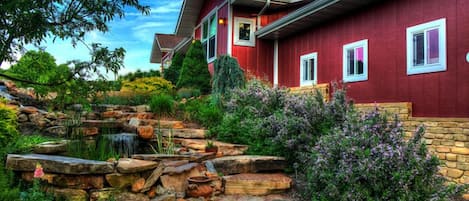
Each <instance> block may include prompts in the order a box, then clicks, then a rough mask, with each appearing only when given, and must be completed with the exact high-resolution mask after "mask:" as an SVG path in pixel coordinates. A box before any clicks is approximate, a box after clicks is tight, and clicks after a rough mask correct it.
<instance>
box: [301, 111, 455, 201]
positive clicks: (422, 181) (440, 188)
mask: <svg viewBox="0 0 469 201" xmlns="http://www.w3.org/2000/svg"><path fill="white" fill-rule="evenodd" d="M423 134H424V129H423V128H419V129H418V130H417V131H416V132H415V133H414V135H413V137H412V138H411V139H409V140H408V141H407V142H406V141H405V140H404V138H403V129H402V126H401V123H400V122H399V121H398V120H397V118H395V120H394V121H388V120H387V118H386V115H383V114H380V112H379V111H378V110H377V109H376V110H375V111H372V112H370V113H367V114H365V115H363V116H361V117H358V114H357V113H354V114H352V115H349V116H348V117H347V118H346V121H345V122H344V124H343V125H342V126H341V127H338V128H336V129H334V131H333V132H332V133H331V134H329V135H323V136H321V137H320V139H319V141H318V142H317V144H316V146H315V147H314V148H313V150H312V154H311V155H310V161H309V163H308V166H309V168H308V170H307V179H308V187H307V190H306V191H305V194H306V195H305V196H306V197H307V198H308V199H310V200H406V201H412V200H415V201H421V200H447V198H448V197H450V196H452V195H454V194H456V193H458V192H460V191H461V190H462V189H463V188H462V187H461V186H455V185H449V186H445V185H444V183H445V179H444V178H443V177H442V176H439V175H438V174H437V172H438V165H439V161H438V159H437V158H436V157H435V156H431V155H430V154H429V153H428V151H427V148H426V147H425V144H424V143H422V141H421V139H422V136H423Z"/></svg>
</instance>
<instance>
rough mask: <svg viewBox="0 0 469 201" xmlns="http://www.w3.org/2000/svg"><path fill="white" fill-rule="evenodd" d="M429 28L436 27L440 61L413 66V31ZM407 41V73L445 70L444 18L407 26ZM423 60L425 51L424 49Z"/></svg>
mask: <svg viewBox="0 0 469 201" xmlns="http://www.w3.org/2000/svg"><path fill="white" fill-rule="evenodd" d="M431 28H438V35H439V38H438V46H439V48H440V49H439V56H440V58H439V59H440V63H437V64H424V65H423V66H414V55H413V54H414V44H413V35H414V33H418V32H422V31H425V30H428V29H431ZM406 42H407V49H406V51H407V75H415V74H422V73H433V72H441V71H446V18H441V19H438V20H434V21H431V22H427V23H424V24H419V25H416V26H412V27H408V28H407V34H406ZM424 52H425V56H424V58H425V61H426V55H427V51H426V50H425V51H424Z"/></svg>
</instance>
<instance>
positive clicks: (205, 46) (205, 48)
mask: <svg viewBox="0 0 469 201" xmlns="http://www.w3.org/2000/svg"><path fill="white" fill-rule="evenodd" d="M202 46H203V47H204V54H205V55H204V56H205V58H207V55H208V54H207V41H205V42H203V43H202Z"/></svg>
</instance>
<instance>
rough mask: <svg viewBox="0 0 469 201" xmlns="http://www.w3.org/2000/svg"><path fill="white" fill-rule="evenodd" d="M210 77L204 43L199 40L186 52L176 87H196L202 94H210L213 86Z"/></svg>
mask: <svg viewBox="0 0 469 201" xmlns="http://www.w3.org/2000/svg"><path fill="white" fill-rule="evenodd" d="M210 79H211V77H210V72H209V71H208V65H207V60H206V57H205V52H204V50H203V47H202V43H200V41H198V40H197V41H195V42H194V43H192V45H191V46H190V47H189V50H188V51H187V53H186V57H185V58H184V61H183V63H182V68H181V73H180V74H179V79H178V82H177V84H176V87H177V88H182V87H190V88H196V89H200V91H201V92H202V94H208V93H209V92H210V88H211V86H210Z"/></svg>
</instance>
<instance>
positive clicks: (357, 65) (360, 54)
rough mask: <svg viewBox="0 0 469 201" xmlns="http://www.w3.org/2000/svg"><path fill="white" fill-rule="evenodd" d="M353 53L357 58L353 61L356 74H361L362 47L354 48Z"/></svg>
mask: <svg viewBox="0 0 469 201" xmlns="http://www.w3.org/2000/svg"><path fill="white" fill-rule="evenodd" d="M355 51H356V52H355V53H356V54H357V60H356V63H355V67H356V68H357V74H363V61H364V60H365V59H364V55H363V47H358V48H357V49H355Z"/></svg>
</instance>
